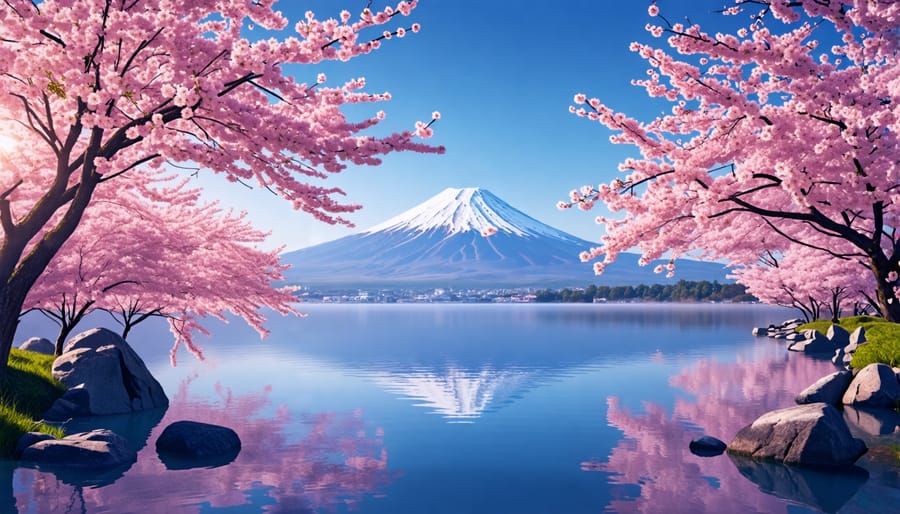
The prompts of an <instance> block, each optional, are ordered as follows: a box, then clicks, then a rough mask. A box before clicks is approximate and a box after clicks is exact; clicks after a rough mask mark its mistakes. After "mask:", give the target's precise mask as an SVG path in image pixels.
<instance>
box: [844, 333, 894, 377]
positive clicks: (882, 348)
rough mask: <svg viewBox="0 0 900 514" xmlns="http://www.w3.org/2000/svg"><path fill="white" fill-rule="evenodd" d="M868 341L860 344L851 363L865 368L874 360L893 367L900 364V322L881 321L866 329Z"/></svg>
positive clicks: (856, 366) (857, 367)
mask: <svg viewBox="0 0 900 514" xmlns="http://www.w3.org/2000/svg"><path fill="white" fill-rule="evenodd" d="M866 339H867V340H868V342H867V343H866V344H864V345H860V347H859V348H857V349H856V353H854V354H853V360H852V361H851V362H850V365H851V366H853V367H854V368H855V369H863V368H865V367H866V366H868V365H869V364H872V363H874V362H883V363H885V364H887V365H888V366H891V367H897V366H900V324H897V323H886V322H885V323H879V324H877V325H873V326H872V327H871V328H867V329H866Z"/></svg>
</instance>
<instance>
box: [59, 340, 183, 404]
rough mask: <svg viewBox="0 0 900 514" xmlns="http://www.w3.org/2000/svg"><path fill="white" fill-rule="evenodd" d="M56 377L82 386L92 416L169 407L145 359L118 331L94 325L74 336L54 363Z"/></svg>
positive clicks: (71, 385)
mask: <svg viewBox="0 0 900 514" xmlns="http://www.w3.org/2000/svg"><path fill="white" fill-rule="evenodd" d="M53 376H54V378H56V379H57V380H60V381H61V382H62V383H63V384H65V385H67V386H68V387H70V388H73V387H75V386H79V385H82V387H83V389H85V390H86V391H87V393H88V396H89V401H90V411H89V414H91V415H106V414H125V413H129V412H134V411H140V410H145V409H155V408H160V407H166V406H168V405H169V400H168V398H166V394H165V392H163V389H162V386H160V385H159V382H157V381H156V379H155V378H153V375H151V374H150V372H149V371H148V370H147V367H146V366H145V365H144V361H142V360H141V358H140V357H139V356H138V355H137V353H135V351H134V350H132V349H131V347H130V346H128V343H126V342H125V340H124V339H122V338H121V337H120V336H119V335H118V334H116V333H115V332H113V331H111V330H107V329H105V328H95V329H93V330H88V331H86V332H82V333H81V334H78V335H77V336H75V337H73V338H72V339H70V340H69V342H67V343H66V345H65V347H64V348H63V354H62V355H60V356H59V357H57V358H56V360H55V361H54V362H53Z"/></svg>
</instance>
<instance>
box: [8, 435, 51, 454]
mask: <svg viewBox="0 0 900 514" xmlns="http://www.w3.org/2000/svg"><path fill="white" fill-rule="evenodd" d="M52 440H56V438H55V437H53V436H52V435H50V434H45V433H43V432H25V433H24V434H22V437H20V438H19V442H18V443H16V449H15V450H13V458H14V459H17V460H18V459H21V458H22V452H24V451H25V448H28V447H29V446H31V445H33V444H35V443H39V442H41V441H52Z"/></svg>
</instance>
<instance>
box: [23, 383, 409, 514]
mask: <svg viewBox="0 0 900 514" xmlns="http://www.w3.org/2000/svg"><path fill="white" fill-rule="evenodd" d="M189 387H190V382H189V381H185V382H183V383H182V384H181V386H180V388H179V390H178V392H177V393H176V394H175V395H174V398H173V399H172V401H171V406H170V408H169V410H168V411H167V412H166V413H165V417H164V418H163V420H162V422H160V423H159V424H157V425H156V426H155V427H154V428H152V432H150V434H149V438H146V433H145V437H144V439H145V442H146V443H147V444H146V445H145V446H143V448H142V449H141V450H140V452H139V454H138V461H137V463H135V464H134V466H132V467H131V469H129V470H128V471H127V472H126V473H125V475H124V476H123V477H121V478H119V479H118V480H116V481H115V483H112V484H110V485H106V486H105V487H102V488H92V487H86V486H85V485H84V484H80V483H78V482H77V481H73V480H71V479H68V478H67V479H65V480H62V479H60V478H59V477H57V476H56V475H54V474H51V473H46V472H41V471H38V470H34V469H27V468H19V469H17V470H15V472H14V475H13V487H14V494H15V500H16V505H17V507H18V510H19V512H35V513H45V512H117V513H125V512H167V513H198V512H203V511H204V510H206V509H209V508H210V507H213V508H224V507H236V506H253V508H254V511H264V512H312V511H318V510H320V509H328V508H329V507H334V506H336V505H350V506H352V505H353V504H355V503H357V502H359V501H361V500H362V499H363V498H364V497H366V496H369V495H377V494H378V492H379V491H380V490H381V489H382V488H383V487H385V486H386V485H387V484H388V483H390V482H391V480H392V478H393V474H392V472H391V471H389V470H388V469H387V449H386V448H385V447H384V445H383V440H382V438H383V435H384V434H383V430H382V429H380V428H377V427H372V426H370V424H368V423H366V421H365V420H364V418H363V415H362V412H361V411H354V412H349V413H343V414H340V413H333V412H326V413H316V414H307V415H300V416H295V415H292V414H291V413H290V412H288V410H287V409H286V408H285V407H284V406H281V407H276V406H273V405H272V402H271V401H270V399H269V395H270V392H271V388H269V387H267V388H266V389H264V390H263V391H262V392H261V393H252V394H246V395H241V396H236V395H233V394H232V393H231V391H229V390H228V389H226V388H224V387H221V386H219V385H217V386H216V393H217V397H216V398H214V399H208V398H204V399H198V398H195V397H192V396H191V395H190V393H189ZM184 419H189V420H202V421H204V422H207V423H214V424H218V425H223V426H227V427H231V428H233V429H234V430H235V431H236V432H237V433H238V435H239V436H240V438H241V443H242V449H241V452H240V454H239V455H238V456H237V458H236V459H235V460H234V461H233V462H231V463H230V464H227V465H224V466H219V467H214V468H194V469H188V470H167V469H166V467H165V465H164V464H163V463H162V462H161V461H160V460H159V458H158V456H157V455H156V449H155V444H154V442H155V441H156V438H157V437H158V436H159V434H160V433H161V432H162V430H163V428H165V427H166V426H167V425H168V424H169V423H172V422H174V421H178V420H184ZM298 426H299V427H302V428H301V429H300V432H301V433H299V434H298ZM292 434H295V435H292ZM139 437H140V436H139ZM294 439H295V440H294ZM138 443H139V444H140V443H141V442H140V441H138Z"/></svg>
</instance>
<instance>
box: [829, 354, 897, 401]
mask: <svg viewBox="0 0 900 514" xmlns="http://www.w3.org/2000/svg"><path fill="white" fill-rule="evenodd" d="M898 401H900V384H898V382H897V375H896V374H895V373H894V370H893V369H891V367H890V366H888V365H887V364H881V363H875V364H869V365H868V366H866V367H865V368H863V369H861V370H860V371H859V373H857V374H856V376H855V377H854V378H853V381H852V382H851V383H850V386H849V387H848V388H847V392H846V393H844V398H843V402H844V404H845V405H853V406H854V407H869V408H892V407H894V405H896V404H897V402H898Z"/></svg>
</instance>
